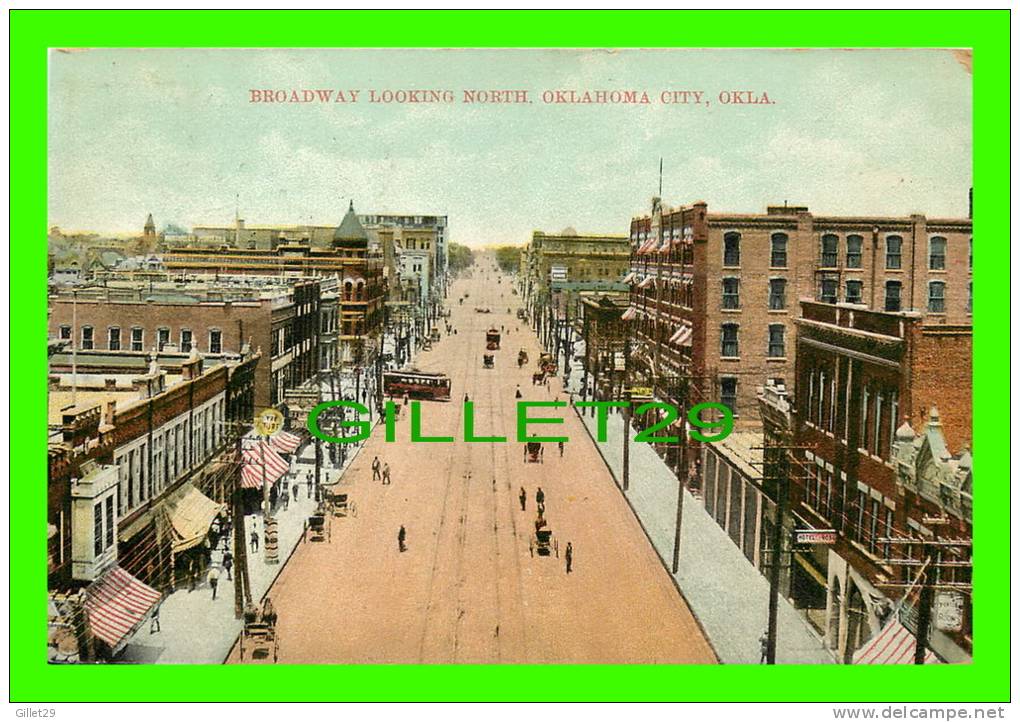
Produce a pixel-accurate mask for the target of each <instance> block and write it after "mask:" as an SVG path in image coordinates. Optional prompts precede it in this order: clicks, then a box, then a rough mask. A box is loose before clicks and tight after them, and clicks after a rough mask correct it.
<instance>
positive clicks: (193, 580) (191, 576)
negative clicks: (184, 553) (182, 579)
mask: <svg viewBox="0 0 1020 722" xmlns="http://www.w3.org/2000/svg"><path fill="white" fill-rule="evenodd" d="M197 584H198V558H197V557H192V558H191V562H190V563H189V564H188V591H189V592H193V591H195V586H196V585H197Z"/></svg>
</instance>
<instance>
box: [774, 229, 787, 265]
mask: <svg viewBox="0 0 1020 722" xmlns="http://www.w3.org/2000/svg"><path fill="white" fill-rule="evenodd" d="M788 240H789V238H788V236H787V235H786V234H785V233H773V234H772V258H771V260H770V261H769V265H770V266H772V268H786V244H787V241H788Z"/></svg>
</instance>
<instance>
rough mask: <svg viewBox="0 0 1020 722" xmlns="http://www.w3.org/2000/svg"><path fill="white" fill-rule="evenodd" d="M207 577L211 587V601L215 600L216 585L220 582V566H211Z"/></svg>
mask: <svg viewBox="0 0 1020 722" xmlns="http://www.w3.org/2000/svg"><path fill="white" fill-rule="evenodd" d="M207 579H208V580H209V586H210V587H212V598H213V601H216V585H217V584H219V583H220V568H219V567H213V568H212V569H210V570H209V576H208V577H207Z"/></svg>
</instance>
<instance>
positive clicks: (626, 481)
mask: <svg viewBox="0 0 1020 722" xmlns="http://www.w3.org/2000/svg"><path fill="white" fill-rule="evenodd" d="M629 359H630V333H629V332H628V333H627V334H626V335H625V336H624V339H623V383H624V393H623V401H624V403H625V404H626V406H624V407H623V490H624V491H627V490H629V489H630V416H631V410H630V398H631V393H630V389H631V387H630V379H629V378H628V376H627V372H628V370H629ZM614 362H615V359H614Z"/></svg>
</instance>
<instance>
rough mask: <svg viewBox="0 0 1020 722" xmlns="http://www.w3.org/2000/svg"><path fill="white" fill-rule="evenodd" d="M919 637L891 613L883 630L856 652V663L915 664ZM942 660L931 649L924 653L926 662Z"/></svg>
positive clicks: (937, 662) (936, 662) (932, 662)
mask: <svg viewBox="0 0 1020 722" xmlns="http://www.w3.org/2000/svg"><path fill="white" fill-rule="evenodd" d="M916 648H917V638H916V637H914V635H913V634H911V633H910V630H909V629H907V628H906V627H904V626H903V625H902V624H901V623H900V621H899V620H898V619H897V618H896V615H895V614H893V615H891V619H890V621H889V623H888V624H886V625H885V627H884V628H883V629H882V631H881V632H879V633H878V635H877V636H875V638H874V639H871V640H870V641H868V642H867V644H865V645H864V646H863V647H861V648H860V649H858V650H857V651H856V652H854V664H913V663H914V650H915V649H916ZM940 661H941V660H939V658H938V657H936V656H935V654H934V653H933V652H932V651H931V650H930V649H929V650H928V651H927V652H926V653H925V655H924V663H925V664H939V663H940Z"/></svg>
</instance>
